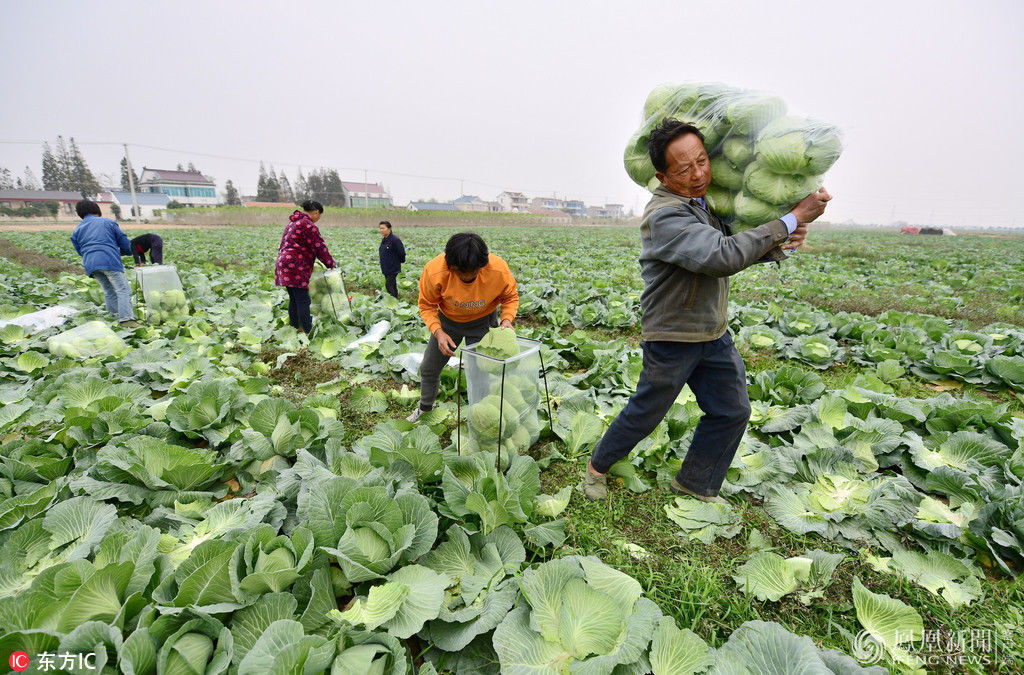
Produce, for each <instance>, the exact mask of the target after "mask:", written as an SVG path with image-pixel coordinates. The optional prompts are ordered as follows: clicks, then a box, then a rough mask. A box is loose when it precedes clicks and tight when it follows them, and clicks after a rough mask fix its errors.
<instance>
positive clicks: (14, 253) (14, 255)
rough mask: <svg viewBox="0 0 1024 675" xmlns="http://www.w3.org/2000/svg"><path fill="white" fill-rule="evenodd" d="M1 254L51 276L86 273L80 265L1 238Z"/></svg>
mask: <svg viewBox="0 0 1024 675" xmlns="http://www.w3.org/2000/svg"><path fill="white" fill-rule="evenodd" d="M0 256H3V257H4V258H7V259H8V260H13V261H14V262H16V263H18V264H19V265H23V266H24V267H30V268H34V269H38V270H40V271H42V273H43V274H44V275H46V276H48V277H51V278H52V277H57V276H60V275H61V274H84V270H83V269H82V268H81V267H80V266H78V265H72V264H70V263H67V262H65V261H63V260H60V259H58V258H51V257H50V256H48V255H43V254H42V253H37V252H35V251H29V250H28V249H24V248H21V247H20V246H15V245H14V244H12V243H11V242H9V241H7V240H6V239H0Z"/></svg>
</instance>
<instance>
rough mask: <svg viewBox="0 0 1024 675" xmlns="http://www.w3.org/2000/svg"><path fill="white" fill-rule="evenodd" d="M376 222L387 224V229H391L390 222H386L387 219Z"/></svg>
mask: <svg viewBox="0 0 1024 675" xmlns="http://www.w3.org/2000/svg"><path fill="white" fill-rule="evenodd" d="M377 224H378V225H387V226H388V229H389V230H390V229H391V223H390V222H388V221H386V220H382V221H380V222H379V223H377Z"/></svg>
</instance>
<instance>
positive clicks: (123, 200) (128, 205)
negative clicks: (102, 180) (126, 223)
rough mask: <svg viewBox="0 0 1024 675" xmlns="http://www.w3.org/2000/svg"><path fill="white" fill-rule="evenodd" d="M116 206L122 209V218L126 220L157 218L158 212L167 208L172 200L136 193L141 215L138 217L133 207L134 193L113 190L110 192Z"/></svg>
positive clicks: (152, 194) (165, 197)
mask: <svg viewBox="0 0 1024 675" xmlns="http://www.w3.org/2000/svg"><path fill="white" fill-rule="evenodd" d="M108 194H110V196H111V197H112V198H113V201H114V203H115V204H117V205H118V206H119V207H120V208H121V216H122V217H124V218H135V217H139V218H156V217H157V216H156V211H160V210H163V209H166V208H167V204H168V203H170V201H171V198H170V197H168V196H167V195H165V194H163V193H162V192H161V193H160V194H157V193H154V192H136V193H135V201H136V202H138V204H139V212H140V213H139V214H138V215H137V216H136V213H135V207H134V206H133V205H132V193H131V192H129V191H127V190H112V191H111V192H109V193H108Z"/></svg>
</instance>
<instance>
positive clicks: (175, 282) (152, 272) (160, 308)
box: [135, 265, 189, 324]
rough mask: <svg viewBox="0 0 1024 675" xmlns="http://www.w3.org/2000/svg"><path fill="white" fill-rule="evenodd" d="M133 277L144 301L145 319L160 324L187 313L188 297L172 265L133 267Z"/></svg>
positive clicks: (175, 268)
mask: <svg viewBox="0 0 1024 675" xmlns="http://www.w3.org/2000/svg"><path fill="white" fill-rule="evenodd" d="M135 279H136V281H137V282H138V284H139V290H140V291H141V292H142V300H143V302H145V303H146V321H148V322H149V323H151V324H162V323H167V322H168V321H174V320H178V319H182V318H184V317H186V316H188V315H189V307H188V298H186V297H185V290H184V289H183V288H182V286H181V279H179V278H178V268H177V267H175V266H174V265H153V266H146V267H136V268H135Z"/></svg>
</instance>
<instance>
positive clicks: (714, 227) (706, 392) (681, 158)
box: [583, 119, 832, 502]
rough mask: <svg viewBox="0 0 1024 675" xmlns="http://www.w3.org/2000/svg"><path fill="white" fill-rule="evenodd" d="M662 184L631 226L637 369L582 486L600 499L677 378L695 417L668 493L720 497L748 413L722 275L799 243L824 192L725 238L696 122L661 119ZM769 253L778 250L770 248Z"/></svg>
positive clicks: (656, 151)
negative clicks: (637, 286) (710, 203)
mask: <svg viewBox="0 0 1024 675" xmlns="http://www.w3.org/2000/svg"><path fill="white" fill-rule="evenodd" d="M648 148H649V152H650V155H651V162H652V163H653V164H654V168H655V169H656V174H655V175H656V177H657V179H658V181H659V182H660V183H661V185H660V186H659V187H658V188H657V189H655V191H654V195H653V196H652V197H651V201H650V202H648V204H647V208H645V209H644V215H643V220H642V222H641V224H640V242H641V249H640V275H641V276H642V277H643V280H644V291H643V294H642V295H641V296H640V305H641V307H642V309H643V318H642V319H641V324H640V325H641V339H642V340H643V343H642V347H643V355H644V366H643V371H642V372H641V373H640V381H639V383H638V384H637V389H636V393H635V394H633V396H632V398H630V399H629V402H628V403H627V404H626V407H625V408H624V409H623V410H622V412H621V413H619V416H618V417H616V418H615V420H614V421H613V422H612V424H611V426H609V427H608V431H607V432H606V433H605V435H604V438H602V439H601V440H600V442H599V443H598V444H597V446H596V447H595V448H594V452H593V454H592V456H591V458H590V463H589V464H588V465H587V470H586V474H585V477H584V481H583V491H584V493H585V494H586V496H587V497H588V498H589V499H604V498H605V496H607V492H608V490H607V486H606V481H605V474H606V473H607V472H608V470H609V469H610V468H611V466H612V464H614V463H615V462H617V461H619V460H620V459H622V458H624V457H625V456H626V455H628V454H629V452H630V451H631V450H632V449H633V447H634V446H635V445H636V444H637V443H638V442H639V441H640V440H642V439H643V438H645V437H646V436H647V435H648V434H650V433H651V432H652V431H654V428H655V427H656V426H657V425H658V424H659V423H660V422H661V420H662V419H664V417H665V414H666V413H667V412H668V409H669V407H670V406H671V405H672V403H673V402H674V401H675V400H676V397H677V396H678V395H679V392H680V390H682V388H683V385H684V384H689V385H690V389H691V390H693V393H694V395H695V396H696V397H697V403H698V404H699V405H700V408H701V410H702V411H704V415H703V416H702V417H701V419H700V422H699V423H698V425H697V430H696V432H695V433H694V435H693V441H692V442H691V443H690V449H689V451H688V452H687V455H686V459H685V460H684V461H683V466H682V468H681V469H680V470H679V473H678V474H677V475H676V476H675V478H673V479H672V484H671V488H672V491H673V492H676V493H679V494H688V495H691V496H694V497H696V498H698V499H701V500H703V501H715V502H724V500H723V499H722V498H721V497H719V496H718V491H719V489H720V488H721V487H722V482H723V481H724V480H725V472H726V470H727V469H728V468H729V464H730V463H731V462H732V458H733V455H734V454H735V453H736V448H737V447H738V446H739V443H740V439H741V438H742V437H743V432H744V430H745V429H746V426H747V421H748V420H749V419H750V400H749V399H748V398H747V379H746V372H745V370H744V367H743V360H742V359H741V358H740V355H739V353H738V352H737V351H736V346H735V345H734V344H733V341H732V337H730V335H729V332H728V293H729V276H730V275H733V274H735V273H737V272H739V271H740V270H742V269H744V268H746V267H750V266H751V265H753V264H755V263H757V262H764V261H768V260H772V259H774V258H775V256H772V255H769V254H770V252H772V249H773V248H775V247H776V246H778V245H779V244H783V242H786V241H787V240H788V243H785V244H783V248H790V249H792V248H796V247H798V246H800V245H801V244H802V243H803V241H804V237H805V236H806V234H807V224H808V223H810V222H811V221H813V220H814V219H815V218H817V217H818V216H820V215H821V214H822V213H824V212H825V204H826V203H827V202H828V201H829V200H830V199H831V198H832V197H831V196H830V195H829V194H828V192H826V191H825V189H824V188H821V189H819V190H818V191H817V192H814V193H812V194H810V195H808V196H807V197H806V198H804V199H803V200H802V201H801V202H800V203H799V204H797V205H796V206H795V207H794V208H793V210H792V211H791V212H789V213H787V214H786V215H785V216H783V217H782V218H780V219H778V220H773V221H771V222H767V223H764V224H763V225H758V226H757V227H754V228H752V229H750V230H747V231H746V232H740V233H737V234H733V233H732V232H731V231H730V229H729V227H728V226H727V225H724V224H722V223H721V222H720V221H719V219H718V218H717V217H715V215H714V214H713V213H711V212H709V211H708V208H707V204H706V202H705V201H704V195H705V193H706V192H707V189H708V185H709V184H710V183H711V168H710V163H709V161H708V154H707V151H706V150H705V149H704V138H703V136H702V135H701V132H700V131H699V130H698V129H697V127H695V126H693V125H691V124H687V123H684V122H680V121H678V120H673V119H666V120H664V121H663V122H662V123H661V124H660V125H659V126H657V127H655V128H654V129H653V130H652V131H651V135H650V140H649V143H648ZM774 253H777V251H776V252H774Z"/></svg>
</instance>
